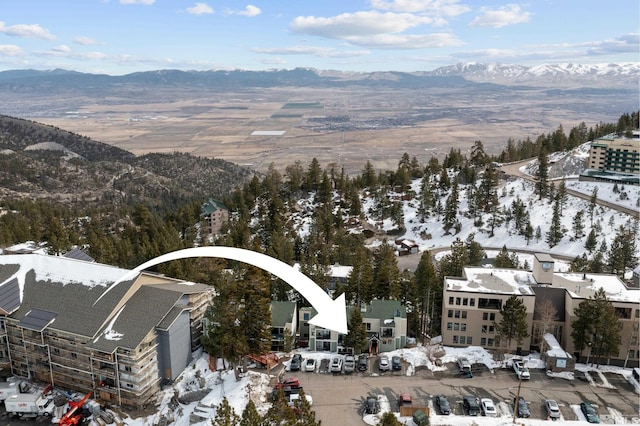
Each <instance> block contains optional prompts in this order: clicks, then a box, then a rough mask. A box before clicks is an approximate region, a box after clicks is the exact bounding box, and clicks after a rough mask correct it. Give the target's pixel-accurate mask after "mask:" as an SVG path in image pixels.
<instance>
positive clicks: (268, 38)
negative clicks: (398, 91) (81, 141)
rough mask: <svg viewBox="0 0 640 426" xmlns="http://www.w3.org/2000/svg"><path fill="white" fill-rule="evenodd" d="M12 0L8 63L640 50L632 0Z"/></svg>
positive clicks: (312, 64)
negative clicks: (248, 1)
mask: <svg viewBox="0 0 640 426" xmlns="http://www.w3.org/2000/svg"><path fill="white" fill-rule="evenodd" d="M251 1H252V2H251V3H247V2H243V1H239V0H203V1H201V2H196V1H183V0H56V1H51V0H21V1H9V0H5V1H3V2H2V3H3V4H2V7H1V8H0V71H4V70H11V69H39V70H49V69H55V68H63V69H69V70H76V71H81V72H93V73H105V74H111V75H123V74H128V73H132V72H138V71H148V70H157V69H181V70H221V69H223V70H224V69H246V70H268V69H293V68H297V67H305V68H316V69H320V70H341V71H359V72H371V71H407V72H411V71H431V70H433V69H436V68H439V67H442V66H448V65H454V64H457V63H461V62H463V63H466V62H481V63H495V62H497V63H503V64H520V65H525V66H534V65H541V64H558V63H581V64H596V63H610V62H638V61H639V60H640V48H639V45H640V43H639V16H640V10H639V9H640V6H639V5H638V2H636V1H633V0H608V1H601V0H581V1H578V0H533V1H528V2H519V3H518V2H509V1H508V0H507V1H503V0H494V1H487V0H473V1H471V0H348V1H344V0H321V1H320V0H278V1H274V0H251Z"/></svg>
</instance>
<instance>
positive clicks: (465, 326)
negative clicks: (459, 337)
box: [460, 322, 467, 331]
mask: <svg viewBox="0 0 640 426" xmlns="http://www.w3.org/2000/svg"><path fill="white" fill-rule="evenodd" d="M460 331H467V323H466V322H463V323H462V324H460Z"/></svg>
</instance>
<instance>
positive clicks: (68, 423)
mask: <svg viewBox="0 0 640 426" xmlns="http://www.w3.org/2000/svg"><path fill="white" fill-rule="evenodd" d="M100 386H104V383H103V382H100V383H98V384H97V385H96V386H95V387H94V388H93V389H91V391H90V392H88V393H87V394H86V395H85V396H84V397H83V398H82V399H81V400H80V401H71V400H70V401H69V411H67V412H66V413H65V415H64V416H62V417H61V418H60V422H59V423H58V425H59V426H77V425H79V424H80V423H82V417H83V414H82V406H83V405H84V403H85V402H87V400H88V399H89V398H90V397H91V395H92V394H93V392H95V390H96V389H98V388H99V387H100Z"/></svg>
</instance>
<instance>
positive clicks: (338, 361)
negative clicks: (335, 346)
mask: <svg viewBox="0 0 640 426" xmlns="http://www.w3.org/2000/svg"><path fill="white" fill-rule="evenodd" d="M330 371H331V372H332V373H341V372H342V358H341V357H339V356H336V357H334V358H333V359H332V360H331V368H330Z"/></svg>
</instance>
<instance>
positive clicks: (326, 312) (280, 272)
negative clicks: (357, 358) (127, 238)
mask: <svg viewBox="0 0 640 426" xmlns="http://www.w3.org/2000/svg"><path fill="white" fill-rule="evenodd" d="M190 257H217V258H223V259H229V260H237V261H239V262H244V263H248V264H249V265H253V266H256V267H258V268H260V269H264V270H265V271H267V272H271V273H272V274H273V275H275V276H277V277H278V278H280V279H282V280H283V281H285V282H286V283H288V284H289V285H290V286H291V287H293V288H294V289H296V290H297V291H298V293H300V294H301V295H302V296H303V297H304V298H305V299H307V300H308V301H309V303H311V306H313V307H314V308H315V310H316V311H318V314H317V315H316V316H314V317H313V318H312V319H311V320H309V322H310V323H311V324H313V325H316V326H318V327H322V328H326V329H329V330H333V331H337V332H338V333H342V334H346V333H347V332H348V328H347V311H346V306H345V301H344V293H343V294H341V295H340V296H338V298H337V299H335V300H332V299H331V297H329V295H328V294H327V293H325V292H324V290H322V289H321V288H320V287H319V286H318V285H317V284H316V283H314V282H313V281H312V280H311V279H310V278H309V277H307V276H306V275H304V274H303V273H301V272H299V271H297V270H295V269H294V268H293V267H291V266H289V265H287V264H286V263H284V262H282V261H280V260H278V259H275V258H273V257H270V256H267V255H266V254H262V253H258V252H255V251H251V250H245V249H240V248H235V247H224V246H209V247H194V248H188V249H184V250H177V251H174V252H171V253H166V254H163V255H161V256H158V257H156V258H153V259H151V260H148V261H147V262H145V263H143V264H142V265H140V266H137V267H136V268H135V269H132V270H131V271H129V272H128V273H126V274H125V275H124V276H123V277H122V278H120V279H119V280H118V281H116V282H115V283H113V285H112V286H111V287H109V288H108V289H107V290H106V291H105V292H104V293H102V295H100V297H99V298H98V300H100V299H101V298H102V296H104V295H105V294H107V292H108V291H109V290H110V289H112V288H114V287H115V286H116V284H118V283H120V282H122V281H126V280H130V279H133V278H135V277H136V276H137V275H138V274H139V273H140V272H141V271H143V270H145V269H147V268H150V267H151V266H155V265H157V264H159V263H164V262H169V261H171V260H178V259H186V258H190ZM98 300H96V302H95V303H98ZM95 303H94V304H95Z"/></svg>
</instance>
